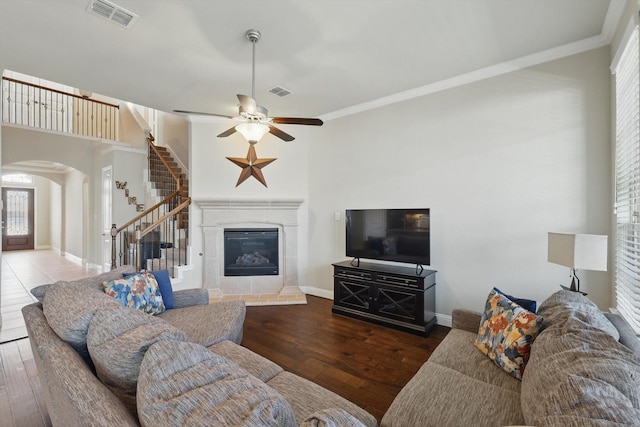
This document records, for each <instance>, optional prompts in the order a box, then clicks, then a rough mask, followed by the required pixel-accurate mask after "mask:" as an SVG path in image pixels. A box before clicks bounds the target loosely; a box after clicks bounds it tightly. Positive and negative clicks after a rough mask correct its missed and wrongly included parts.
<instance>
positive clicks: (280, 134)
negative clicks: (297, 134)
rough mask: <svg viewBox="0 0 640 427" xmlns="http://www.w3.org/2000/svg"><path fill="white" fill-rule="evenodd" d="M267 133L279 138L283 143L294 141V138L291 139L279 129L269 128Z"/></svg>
mask: <svg viewBox="0 0 640 427" xmlns="http://www.w3.org/2000/svg"><path fill="white" fill-rule="evenodd" d="M269 133H270V134H272V135H275V136H277V137H278V138H280V139H281V140H283V141H293V140H294V139H295V138H294V137H292V136H291V135H289V134H288V133H286V132H283V131H281V130H280V129H278V128H277V127H275V126H269Z"/></svg>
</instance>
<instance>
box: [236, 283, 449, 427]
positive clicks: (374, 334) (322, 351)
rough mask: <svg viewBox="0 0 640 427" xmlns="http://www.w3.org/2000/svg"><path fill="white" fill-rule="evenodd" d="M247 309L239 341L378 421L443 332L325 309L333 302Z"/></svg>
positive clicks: (438, 328)
mask: <svg viewBox="0 0 640 427" xmlns="http://www.w3.org/2000/svg"><path fill="white" fill-rule="evenodd" d="M307 299H308V304H307V305H297V306H289V307H286V308H283V307H279V306H268V307H247V319H246V321H245V327H244V339H243V342H242V344H243V345H244V346H245V347H247V348H249V349H251V350H253V351H255V352H256V353H258V354H261V355H263V356H265V357H266V358H268V359H270V360H272V361H274V362H275V363H277V364H279V365H280V366H282V367H283V368H284V369H285V370H287V371H290V372H293V373H295V374H298V375H300V376H301V377H304V378H307V379H309V380H311V381H313V382H315V383H317V384H319V385H321V386H323V387H325V388H327V389H329V390H331V391H334V392H335V393H337V394H339V395H341V396H343V397H345V398H346V399H348V400H350V401H352V402H354V403H355V404H357V405H358V406H360V407H362V408H364V409H366V410H367V411H369V412H370V413H371V414H372V415H374V416H375V417H376V418H377V419H378V421H380V419H381V418H382V415H384V413H385V412H386V410H387V409H388V407H389V405H391V402H392V401H393V399H394V398H395V396H396V395H397V394H398V392H399V391H400V389H401V388H402V387H403V386H404V385H405V384H406V383H407V382H408V381H409V379H411V377H413V375H414V374H415V373H416V372H417V371H418V369H419V368H420V366H422V364H423V363H424V362H425V361H426V360H427V359H428V358H429V356H430V355H431V353H432V352H433V350H434V349H435V348H436V347H437V346H438V344H440V342H441V341H442V339H443V338H444V337H445V336H446V334H447V333H448V332H449V328H446V327H442V326H436V327H435V329H434V330H433V331H432V332H431V334H430V335H429V336H428V337H421V336H417V335H413V334H409V333H407V332H401V331H397V330H395V329H389V328H386V327H383V326H378V325H374V324H371V323H367V322H363V321H360V320H355V319H351V318H347V317H342V316H338V315H335V314H332V313H331V305H332V303H333V301H330V300H327V299H323V298H318V297H313V296H307Z"/></svg>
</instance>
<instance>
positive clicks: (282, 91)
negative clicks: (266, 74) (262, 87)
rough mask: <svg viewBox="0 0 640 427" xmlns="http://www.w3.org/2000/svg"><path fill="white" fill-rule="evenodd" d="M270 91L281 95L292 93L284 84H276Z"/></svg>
mask: <svg viewBox="0 0 640 427" xmlns="http://www.w3.org/2000/svg"><path fill="white" fill-rule="evenodd" d="M269 92H270V93H272V94H274V95H278V96H279V97H283V96H287V95H289V94H290V93H291V91H290V90H289V89H285V88H283V87H282V86H274V87H272V88H271V89H269Z"/></svg>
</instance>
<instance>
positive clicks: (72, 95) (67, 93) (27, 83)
mask: <svg viewBox="0 0 640 427" xmlns="http://www.w3.org/2000/svg"><path fill="white" fill-rule="evenodd" d="M2 80H7V81H9V82H14V83H19V84H23V85H27V86H31V87H35V88H38V89H43V90H47V91H49V92H54V93H59V94H61V95H67V96H71V97H73V98H78V99H84V100H85V101H91V102H95V103H96V104H102V105H107V106H109V107H114V108H118V109H119V108H120V107H119V106H118V105H116V104H111V103H109V102H104V101H98V100H97V99H91V98H85V97H84V96H80V95H76V94H75V93H69V92H65V91H62V90H57V89H52V88H50V87H46V86H40V85H37V84H34V83H29V82H23V81H22V80H16V79H12V78H11V77H3V78H2Z"/></svg>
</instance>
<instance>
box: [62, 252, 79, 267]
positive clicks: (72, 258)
mask: <svg viewBox="0 0 640 427" xmlns="http://www.w3.org/2000/svg"><path fill="white" fill-rule="evenodd" d="M64 257H65V258H66V259H68V260H69V261H71V262H72V263H74V264H78V265H82V258H80V257H77V256H75V255H72V254H70V253H66V252H65V254H64Z"/></svg>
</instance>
